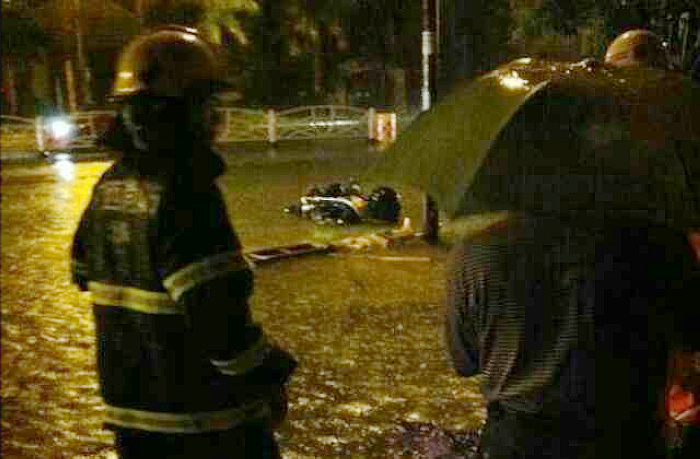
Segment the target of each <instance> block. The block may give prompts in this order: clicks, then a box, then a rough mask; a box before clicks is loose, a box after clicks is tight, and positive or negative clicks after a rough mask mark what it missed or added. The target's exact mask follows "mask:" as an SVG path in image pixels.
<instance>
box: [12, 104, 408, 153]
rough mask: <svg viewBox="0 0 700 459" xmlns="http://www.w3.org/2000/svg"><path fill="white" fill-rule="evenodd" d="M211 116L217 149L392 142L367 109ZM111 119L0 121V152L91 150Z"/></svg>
mask: <svg viewBox="0 0 700 459" xmlns="http://www.w3.org/2000/svg"><path fill="white" fill-rule="evenodd" d="M216 110H217V112H218V113H219V115H220V118H221V129H220V131H219V133H218V135H217V137H216V140H215V141H216V142H217V143H232V142H246V141H258V142H270V143H275V142H278V141H280V140H316V139H369V140H379V141H386V140H388V141H391V140H393V139H394V138H395V137H396V130H397V122H396V115H395V114H393V113H377V112H376V110H375V109H374V108H371V107H370V108H361V107H353V106H344V105H312V106H303V107H294V108H290V109H286V110H281V111H275V110H267V111H264V110H253V109H246V108H237V107H217V108H216ZM115 115H116V112H114V111H111V110H91V111H81V112H76V113H73V114H69V115H64V116H60V117H42V116H39V117H36V118H21V117H16V116H2V137H1V139H0V142H1V143H0V144H1V146H2V149H3V151H10V152H12V151H26V152H29V151H34V152H36V153H41V152H46V151H60V150H81V149H95V148H96V147H97V140H98V139H99V137H100V135H101V134H102V133H104V132H105V130H106V129H107V127H108V126H109V125H110V124H111V123H112V122H113V120H114V117H115ZM412 118H413V117H412V116H409V117H402V118H400V121H399V122H400V123H403V122H404V121H405V122H406V124H408V122H410V120H411V119H412ZM3 156H5V155H3Z"/></svg>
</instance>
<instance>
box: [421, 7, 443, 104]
mask: <svg viewBox="0 0 700 459" xmlns="http://www.w3.org/2000/svg"><path fill="white" fill-rule="evenodd" d="M438 2H439V0H421V64H422V65H421V67H422V86H421V111H426V110H428V109H429V108H430V106H431V104H432V102H433V99H434V98H435V81H436V72H435V71H436V68H437V49H436V48H437V46H436V45H437V34H436V29H437V14H438V13H437V10H438Z"/></svg>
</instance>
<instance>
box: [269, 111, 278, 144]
mask: <svg viewBox="0 0 700 459" xmlns="http://www.w3.org/2000/svg"><path fill="white" fill-rule="evenodd" d="M267 137H268V138H267V140H268V142H270V143H276V142H277V115H276V113H275V110H274V109H270V110H268V111H267Z"/></svg>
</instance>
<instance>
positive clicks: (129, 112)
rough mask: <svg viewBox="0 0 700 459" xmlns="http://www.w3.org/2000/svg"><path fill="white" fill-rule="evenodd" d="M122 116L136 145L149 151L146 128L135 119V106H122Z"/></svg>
mask: <svg viewBox="0 0 700 459" xmlns="http://www.w3.org/2000/svg"><path fill="white" fill-rule="evenodd" d="M122 118H123V120H124V127H125V128H126V131H127V132H128V133H129V136H130V137H131V141H132V143H133V145H134V147H136V149H137V150H139V151H144V152H145V151H148V142H147V141H146V139H144V136H145V133H146V129H145V128H144V127H143V125H140V124H137V123H136V122H135V121H134V116H133V106H131V105H130V104H127V105H125V106H124V107H123V108H122Z"/></svg>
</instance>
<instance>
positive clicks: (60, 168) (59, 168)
mask: <svg viewBox="0 0 700 459" xmlns="http://www.w3.org/2000/svg"><path fill="white" fill-rule="evenodd" d="M53 168H54V169H55V170H56V173H57V175H58V177H60V178H61V179H62V180H65V181H67V182H70V181H71V180H73V179H74V178H75V164H74V163H73V161H72V159H71V157H70V155H68V154H65V153H63V154H61V155H60V156H59V155H57V156H56V162H55V163H53Z"/></svg>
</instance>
